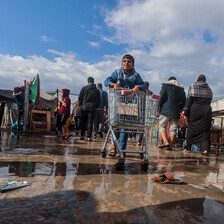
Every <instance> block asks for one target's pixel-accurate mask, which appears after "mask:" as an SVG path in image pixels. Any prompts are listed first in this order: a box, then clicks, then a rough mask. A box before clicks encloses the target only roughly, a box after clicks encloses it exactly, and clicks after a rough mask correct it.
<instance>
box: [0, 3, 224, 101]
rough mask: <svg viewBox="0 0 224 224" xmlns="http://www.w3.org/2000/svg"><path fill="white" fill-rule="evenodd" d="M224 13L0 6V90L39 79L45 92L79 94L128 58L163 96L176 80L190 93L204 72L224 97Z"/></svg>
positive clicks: (215, 6) (146, 6)
mask: <svg viewBox="0 0 224 224" xmlns="http://www.w3.org/2000/svg"><path fill="white" fill-rule="evenodd" d="M223 11H224V1H223V0H188V1H186V0H131V1H130V0H32V1H31V0H0V89H13V87H15V86H19V85H22V84H23V83H24V80H27V81H31V80H32V79H33V77H34V76H35V75H36V74H39V76H40V87H41V89H42V90H43V91H54V90H56V89H61V88H69V89H70V90H71V92H72V93H75V94H78V93H79V91H80V89H81V87H82V86H84V85H87V78H88V77H89V76H92V77H94V79H95V83H103V82H104V81H105V79H106V78H107V77H108V76H109V75H111V74H112V73H113V71H114V70H115V69H117V68H119V67H120V65H121V59H122V56H123V55H124V54H127V53H128V54H131V55H133V56H134V58H135V69H136V71H137V72H138V73H139V74H140V75H141V77H142V78H143V80H144V81H148V82H149V83H150V89H151V90H152V91H153V92H154V93H155V94H159V92H160V88H161V84H162V83H164V82H166V81H167V80H168V78H169V77H170V76H175V77H176V78H177V80H178V81H179V83H181V84H182V85H183V86H184V88H185V92H186V93H187V91H188V88H189V86H190V85H191V84H192V83H193V82H194V81H195V79H196V76H197V75H198V74H200V73H203V74H205V75H206V77H207V83H208V84H209V85H210V87H211V88H212V90H213V94H214V97H220V96H221V97H223V98H224V54H223V50H224V23H223V21H224V13H223ZM104 89H105V90H106V88H105V87H104Z"/></svg>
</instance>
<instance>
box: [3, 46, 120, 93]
mask: <svg viewBox="0 0 224 224" xmlns="http://www.w3.org/2000/svg"><path fill="white" fill-rule="evenodd" d="M48 51H49V52H51V53H52V54H55V55H56V57H55V58H54V59H53V60H48V59H46V58H44V57H40V56H36V55H34V56H30V57H28V58H23V57H20V56H9V55H2V54H0V68H1V69H0V79H1V84H0V88H3V89H5V88H7V89H13V87H14V86H18V85H22V84H23V83H24V80H27V81H31V80H32V79H33V77H34V76H35V75H36V74H37V73H38V74H39V75H40V86H41V89H42V90H44V91H50V90H56V89H57V88H58V89H61V88H69V89H71V92H72V93H79V91H80V89H81V87H82V86H84V85H87V78H88V77H89V76H92V77H94V78H95V82H96V83H98V82H101V83H103V82H104V80H105V79H106V77H107V76H108V75H110V74H111V73H112V72H113V70H114V69H115V68H116V67H118V66H119V65H118V64H117V63H116V62H114V61H110V60H107V61H101V62H99V63H96V64H93V65H91V64H89V63H87V62H82V61H78V60H76V58H75V54H74V53H67V54H66V53H63V52H58V51H54V50H48ZM6 84H7V85H6Z"/></svg>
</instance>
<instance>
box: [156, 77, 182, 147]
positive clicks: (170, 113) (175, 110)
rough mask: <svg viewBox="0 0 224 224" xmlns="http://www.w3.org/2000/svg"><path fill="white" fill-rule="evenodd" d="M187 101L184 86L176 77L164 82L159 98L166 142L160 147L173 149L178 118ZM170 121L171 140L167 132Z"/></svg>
mask: <svg viewBox="0 0 224 224" xmlns="http://www.w3.org/2000/svg"><path fill="white" fill-rule="evenodd" d="M185 101H186V95H185V92H184V87H183V86H182V85H180V84H179V83H178V82H177V81H176V78H175V77H170V78H169V80H168V82H166V83H163V84H162V88H161V91H160V100H159V132H160V134H161V136H162V139H163V142H164V144H162V145H160V146H159V148H168V149H169V150H172V146H173V144H174V143H175V139H176V130H177V128H178V119H179V118H180V112H181V110H182V109H183V107H184V105H185ZM168 122H169V123H170V141H169V140H168V138H167V134H166V126H167V124H168Z"/></svg>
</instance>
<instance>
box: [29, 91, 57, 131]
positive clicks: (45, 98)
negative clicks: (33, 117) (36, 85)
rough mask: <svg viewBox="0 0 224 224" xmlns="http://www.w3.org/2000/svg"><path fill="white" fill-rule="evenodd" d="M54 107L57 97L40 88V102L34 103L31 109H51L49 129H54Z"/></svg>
mask: <svg viewBox="0 0 224 224" xmlns="http://www.w3.org/2000/svg"><path fill="white" fill-rule="evenodd" d="M56 107H57V97H55V96H52V95H50V94H48V93H46V92H44V91H42V90H40V104H38V105H34V107H33V109H35V110H49V111H51V130H54V129H55V124H56V120H55V116H54V111H55V109H56Z"/></svg>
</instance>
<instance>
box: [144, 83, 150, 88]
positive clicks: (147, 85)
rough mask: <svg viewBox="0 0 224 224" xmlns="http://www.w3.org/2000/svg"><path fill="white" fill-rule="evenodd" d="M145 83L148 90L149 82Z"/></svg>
mask: <svg viewBox="0 0 224 224" xmlns="http://www.w3.org/2000/svg"><path fill="white" fill-rule="evenodd" d="M144 83H145V86H146V88H147V89H148V88H149V82H147V81H145V82H144Z"/></svg>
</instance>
